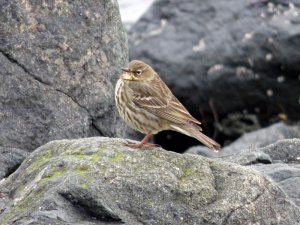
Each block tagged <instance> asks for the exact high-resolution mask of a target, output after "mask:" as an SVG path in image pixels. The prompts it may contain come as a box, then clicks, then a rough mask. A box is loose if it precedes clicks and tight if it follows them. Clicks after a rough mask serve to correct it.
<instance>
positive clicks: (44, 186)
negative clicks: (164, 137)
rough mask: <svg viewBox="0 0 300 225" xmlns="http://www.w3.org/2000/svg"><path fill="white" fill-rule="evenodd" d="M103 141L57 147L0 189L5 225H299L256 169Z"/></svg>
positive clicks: (292, 209)
mask: <svg viewBox="0 0 300 225" xmlns="http://www.w3.org/2000/svg"><path fill="white" fill-rule="evenodd" d="M124 143H125V142H124V140H121V139H109V138H104V137H98V138H86V139H78V140H61V141H52V142H50V143H48V144H46V145H44V146H42V147H40V148H38V149H37V150H36V151H34V152H33V153H32V154H31V155H30V156H29V157H28V158H27V159H26V160H25V161H24V162H23V163H22V165H21V166H20V168H19V169H18V170H17V171H16V172H15V173H14V174H12V175H11V176H9V177H8V178H7V179H5V180H3V181H2V182H1V184H0V192H1V193H3V194H4V197H2V198H0V207H1V208H2V209H3V210H2V211H3V213H2V215H1V218H0V224H8V223H11V222H14V223H15V224H29V223H32V224H33V223H34V224H50V223H51V224H87V223H89V224H100V223H101V224H133V225H135V224H174V225H176V224H208V225H209V224H215V225H218V224H223V225H229V224H237V225H238V224H250V223H251V224H255V223H257V222H259V223H260V224H287V225H290V224H298V223H300V211H299V209H298V208H297V207H296V206H295V205H294V204H293V203H292V202H291V201H290V200H289V199H288V198H287V196H286V195H285V194H284V193H283V192H282V191H281V189H280V188H278V187H277V186H276V185H274V183H273V182H271V181H270V180H268V179H266V178H265V177H263V176H262V175H261V174H260V173H258V172H257V171H255V170H252V169H245V168H243V167H241V166H239V165H236V164H230V163H224V162H221V161H218V160H211V159H207V158H204V157H201V156H195V155H189V154H185V155H181V154H177V153H174V152H167V151H164V150H163V149H161V148H153V149H151V150H149V149H148V150H143V149H141V150H136V149H131V148H128V147H126V146H124Z"/></svg>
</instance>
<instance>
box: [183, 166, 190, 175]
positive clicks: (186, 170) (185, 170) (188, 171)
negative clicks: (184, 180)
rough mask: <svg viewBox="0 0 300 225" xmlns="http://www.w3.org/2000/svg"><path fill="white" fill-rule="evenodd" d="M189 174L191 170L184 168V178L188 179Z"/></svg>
mask: <svg viewBox="0 0 300 225" xmlns="http://www.w3.org/2000/svg"><path fill="white" fill-rule="evenodd" d="M191 173H192V169H191V168H184V170H183V176H184V177H188V176H189V175H191Z"/></svg>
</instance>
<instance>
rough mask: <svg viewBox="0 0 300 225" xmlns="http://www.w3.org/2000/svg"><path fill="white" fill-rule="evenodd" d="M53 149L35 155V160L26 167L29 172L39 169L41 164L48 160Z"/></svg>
mask: <svg viewBox="0 0 300 225" xmlns="http://www.w3.org/2000/svg"><path fill="white" fill-rule="evenodd" d="M52 151H53V149H48V150H47V151H44V152H42V153H41V154H39V155H37V156H36V157H35V160H34V161H33V162H32V163H31V165H30V166H29V167H27V169H26V170H27V171H28V172H29V173H31V172H33V171H34V170H36V169H40V167H41V166H42V165H44V164H45V163H46V162H48V161H49V160H50V158H51V156H52Z"/></svg>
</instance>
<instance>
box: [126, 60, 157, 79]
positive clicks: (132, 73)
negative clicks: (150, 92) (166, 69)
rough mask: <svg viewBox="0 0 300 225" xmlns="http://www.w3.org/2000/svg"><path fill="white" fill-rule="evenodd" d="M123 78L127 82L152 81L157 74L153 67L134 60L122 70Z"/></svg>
mask: <svg viewBox="0 0 300 225" xmlns="http://www.w3.org/2000/svg"><path fill="white" fill-rule="evenodd" d="M122 70H123V73H122V76H121V78H122V79H123V80H127V81H144V80H151V79H152V77H153V74H154V73H155V72H154V70H153V69H152V68H151V66H149V65H147V64H146V63H144V62H142V61H139V60H132V61H131V62H130V63H129V64H128V66H127V67H126V68H122Z"/></svg>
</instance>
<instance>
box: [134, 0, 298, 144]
mask: <svg viewBox="0 0 300 225" xmlns="http://www.w3.org/2000/svg"><path fill="white" fill-rule="evenodd" d="M233 6H234V7H233ZM299 7H300V3H299V1H296V0H292V1H289V2H288V3H287V2H284V1H276V2H268V3H267V2H264V3H262V2H261V1H260V0H253V1H239V0H229V1H209V0H206V1H201V3H199V1H197V0H191V1H184V2H182V1H180V0H173V1H170V0H158V1H156V2H154V4H153V5H152V7H151V8H150V9H149V10H148V11H147V12H146V13H145V14H144V15H143V16H142V18H141V19H140V20H139V21H138V22H137V23H136V24H134V26H133V27H132V28H131V30H130V33H129V49H130V51H129V56H130V58H131V59H141V60H144V61H145V62H147V63H149V64H150V65H152V66H153V67H154V68H155V70H156V71H157V72H158V73H159V74H160V75H161V76H162V79H163V80H165V82H166V83H167V84H168V85H169V87H170V88H171V89H172V91H173V93H174V94H175V95H176V96H177V97H178V98H179V99H180V100H181V101H182V102H183V104H184V105H185V106H186V107H187V108H188V109H189V111H190V112H191V113H192V114H193V115H194V116H195V117H197V118H200V117H202V121H203V122H204V124H207V126H208V127H212V126H211V125H212V124H213V123H217V125H218V126H217V128H218V130H219V136H220V138H223V139H225V140H227V139H229V140H232V139H233V138H236V133H235V132H236V129H235V127H233V128H234V129H235V130H233V131H230V130H228V129H227V130H226V129H224V127H223V126H224V124H227V120H228V117H229V116H230V115H234V114H235V115H236V114H246V115H256V117H257V120H258V121H259V122H260V124H259V125H260V126H266V125H268V124H270V123H273V122H274V121H278V120H295V121H298V120H299V119H300V114H299V111H300V104H299V96H300V88H299V84H300V77H299V71H300V64H299V59H300V52H299V51H298V46H299V44H300V17H299V16H298V14H299ZM191 92H192V94H191ZM283 93H284V94H283ZM212 111H214V113H215V114H216V115H217V117H215V119H213V116H212ZM248 117H249V116H247V119H246V120H245V121H243V120H241V122H243V123H244V124H245V127H246V128H247V129H249V128H251V127H252V129H254V128H257V124H255V123H254V122H255V121H250V122H251V124H250V126H247V125H248V123H249V119H248ZM250 119H251V118H250ZM252 119H253V118H252ZM225 128H227V127H225ZM208 130H210V129H208ZM225 130H226V132H225V133H226V134H227V135H228V134H229V135H230V136H229V137H227V136H226V137H222V135H225V133H223V131H225ZM232 133H233V134H232ZM240 133H241V132H240ZM231 135H234V137H232V136H231ZM177 144H178V143H176V144H175V146H176V145H177Z"/></svg>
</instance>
